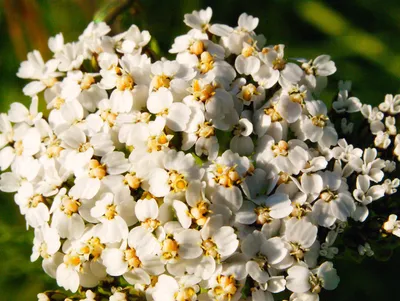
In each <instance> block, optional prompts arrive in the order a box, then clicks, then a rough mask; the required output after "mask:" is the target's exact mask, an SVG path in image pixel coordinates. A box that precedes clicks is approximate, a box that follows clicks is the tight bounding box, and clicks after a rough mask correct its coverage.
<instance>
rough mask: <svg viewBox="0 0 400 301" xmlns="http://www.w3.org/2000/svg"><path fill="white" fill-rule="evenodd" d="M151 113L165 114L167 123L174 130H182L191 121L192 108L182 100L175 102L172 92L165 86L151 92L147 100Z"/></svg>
mask: <svg viewBox="0 0 400 301" xmlns="http://www.w3.org/2000/svg"><path fill="white" fill-rule="evenodd" d="M147 108H148V110H149V111H150V113H153V114H161V115H162V116H165V118H166V120H167V122H166V125H167V127H169V128H170V129H171V130H173V131H178V132H181V131H183V130H185V129H186V125H187V123H188V122H189V116H190V109H189V107H188V106H187V105H185V104H184V103H181V102H173V96H172V93H171V92H170V91H169V90H168V89H167V88H164V87H161V88H159V89H158V90H157V91H156V92H152V93H150V96H149V98H148V100H147Z"/></svg>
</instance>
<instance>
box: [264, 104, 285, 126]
mask: <svg viewBox="0 0 400 301" xmlns="http://www.w3.org/2000/svg"><path fill="white" fill-rule="evenodd" d="M264 113H265V114H266V115H269V116H270V117H271V121H272V122H277V121H282V119H283V118H282V116H281V115H280V114H279V113H278V111H277V110H275V108H274V107H271V108H265V109H264Z"/></svg>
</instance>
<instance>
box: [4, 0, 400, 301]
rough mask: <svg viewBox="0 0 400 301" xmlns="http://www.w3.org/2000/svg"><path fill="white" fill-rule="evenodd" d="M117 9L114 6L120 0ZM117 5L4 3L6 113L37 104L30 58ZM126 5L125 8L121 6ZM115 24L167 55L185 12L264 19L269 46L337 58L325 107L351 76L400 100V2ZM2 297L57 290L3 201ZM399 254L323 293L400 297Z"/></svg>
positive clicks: (376, 94) (147, 9)
mask: <svg viewBox="0 0 400 301" xmlns="http://www.w3.org/2000/svg"><path fill="white" fill-rule="evenodd" d="M111 2H112V1H111ZM111 2H110V1H101V0H99V1H95V0H0V35H1V43H0V111H2V112H5V111H7V110H8V107H9V104H10V103H11V102H14V101H20V102H24V103H28V102H29V99H28V98H27V97H25V96H23V94H22V91H21V90H22V87H23V86H24V84H25V82H24V81H22V80H20V79H18V78H17V77H16V76H15V74H16V72H17V70H18V67H19V63H20V62H21V61H22V60H25V59H26V54H27V52H28V51H32V50H33V49H38V50H40V51H41V53H42V55H43V57H44V58H45V59H48V58H49V55H50V52H49V50H48V49H47V39H48V38H49V37H50V36H53V35H55V34H57V33H59V32H63V34H64V37H65V40H66V41H73V40H75V39H77V38H78V36H79V34H80V33H81V32H82V31H83V29H84V28H85V27H86V25H87V24H88V23H89V22H90V21H91V20H93V18H94V15H95V14H96V16H98V17H102V16H104V15H110V12H111V13H112V7H111V6H109V5H110V3H111ZM115 2H116V3H118V2H119V3H121V2H124V1H115ZM129 2H130V3H131V4H130V5H129V6H128V7H127V8H126V9H124V10H123V12H122V14H119V15H118V16H117V17H116V18H114V22H113V30H114V32H115V33H117V32H120V31H122V30H124V29H127V28H128V27H129V25H130V24H132V23H135V24H137V25H138V26H139V27H140V28H141V29H147V30H149V31H150V33H151V35H152V36H153V37H154V38H155V39H156V40H157V42H158V44H159V46H160V49H161V54H164V55H168V53H167V51H168V49H169V46H170V45H171V43H172V41H173V38H174V37H175V36H177V35H179V34H183V33H185V32H186V31H187V29H188V28H187V27H186V26H185V25H184V23H183V22H182V20H183V15H184V14H185V13H188V12H191V11H192V10H194V9H200V8H205V7H207V6H211V7H212V8H213V11H214V16H213V21H214V22H218V23H226V24H229V25H232V26H234V25H236V24H237V18H238V16H239V15H240V13H242V12H247V13H249V14H252V15H254V16H256V17H258V18H259V19H260V24H259V27H258V28H257V32H258V33H263V34H264V35H265V36H266V37H267V44H276V43H283V44H285V45H286V47H287V48H286V51H287V52H286V53H287V56H289V57H306V58H314V57H316V56H317V55H319V54H330V55H331V56H332V57H333V60H334V61H335V62H336V66H337V67H338V71H337V72H336V74H335V75H334V76H332V77H331V81H330V85H329V88H328V90H327V91H326V92H325V94H323V98H324V100H327V101H329V100H331V99H332V98H333V97H334V96H335V94H336V92H335V90H336V85H337V81H338V80H340V79H346V80H348V79H351V80H352V82H353V92H354V94H355V95H357V96H358V97H359V98H360V99H361V101H362V102H364V103H369V104H378V103H379V102H381V101H382V100H383V97H384V95H385V94H386V93H391V94H396V93H399V90H400V85H399V79H400V39H399V38H398V36H399V32H400V1H396V0H393V1H390V0H368V1H366V0H352V1H289V0H267V1H265V0H264V1H263V0H261V1H250V0H247V1H243V0H242V1H239V0H232V1H205V0H203V1H202V0H191V1H183V0H181V1H172V0H170V1H160V0H142V1H129ZM0 202H1V209H0V275H1V276H0V300H1V301H14V300H16V301H25V300H26V301H29V300H36V294H37V293H39V292H42V291H44V290H46V289H49V288H55V287H56V284H55V281H54V280H52V279H50V278H49V277H47V276H46V275H45V274H44V272H43V271H42V269H41V264H40V262H39V261H38V262H36V263H33V264H32V263H30V261H29V256H30V253H31V247H32V238H33V233H32V231H26V230H25V223H24V219H23V218H22V217H21V216H20V214H19V211H18V208H17V206H16V205H15V203H14V202H13V199H12V197H11V196H9V195H5V194H0ZM399 255H400V253H399V252H397V254H395V256H393V257H392V259H391V260H390V261H387V262H376V261H375V260H373V259H367V260H364V261H363V262H362V263H361V264H356V263H352V262H347V261H343V260H342V261H337V262H336V267H337V269H338V272H339V275H340V277H341V284H340V286H339V288H338V289H337V290H336V291H333V292H329V293H328V294H323V296H322V298H321V299H322V301H328V300H341V301H347V300H348V301H354V300H356V301H357V300H363V301H370V300H371V301H376V300H383V299H385V298H391V300H399V297H397V293H398V275H397V270H396V267H397V266H400V256H399Z"/></svg>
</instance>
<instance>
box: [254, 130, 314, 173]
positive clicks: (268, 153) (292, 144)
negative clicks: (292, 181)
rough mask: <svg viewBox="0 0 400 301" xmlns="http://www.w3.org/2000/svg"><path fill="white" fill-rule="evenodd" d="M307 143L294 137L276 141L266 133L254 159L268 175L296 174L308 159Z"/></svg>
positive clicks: (260, 141)
mask: <svg viewBox="0 0 400 301" xmlns="http://www.w3.org/2000/svg"><path fill="white" fill-rule="evenodd" d="M308 157H309V154H308V153H307V145H306V144H305V143H303V142H302V141H300V140H297V139H292V140H289V141H288V142H286V141H285V140H281V141H278V142H277V143H276V142H275V140H274V138H272V137H271V136H268V135H265V136H263V137H262V138H261V139H259V144H258V146H257V147H256V153H255V156H254V159H255V161H256V163H257V164H258V166H259V167H260V168H262V169H263V170H264V171H265V172H266V173H267V177H268V178H271V177H273V176H275V175H276V174H278V173H279V172H281V171H282V172H285V173H287V174H289V175H296V174H298V173H299V172H300V170H301V169H302V168H303V167H304V166H305V163H306V162H307V161H308Z"/></svg>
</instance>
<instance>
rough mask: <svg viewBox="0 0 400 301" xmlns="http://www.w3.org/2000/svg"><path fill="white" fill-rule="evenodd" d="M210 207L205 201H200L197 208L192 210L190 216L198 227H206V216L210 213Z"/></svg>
mask: <svg viewBox="0 0 400 301" xmlns="http://www.w3.org/2000/svg"><path fill="white" fill-rule="evenodd" d="M208 207H209V204H208V203H206V202H205V201H200V202H198V203H197V205H196V207H192V208H191V209H190V215H191V216H192V218H193V219H194V220H195V222H196V224H197V225H199V226H204V224H205V223H206V221H207V217H206V214H207V213H208V212H209V210H208Z"/></svg>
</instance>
